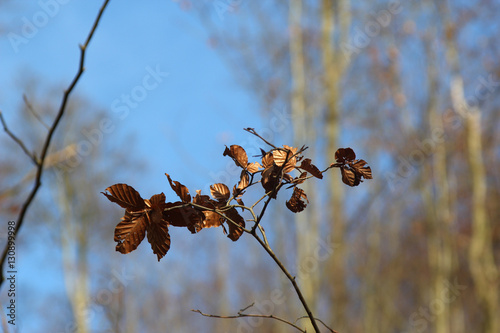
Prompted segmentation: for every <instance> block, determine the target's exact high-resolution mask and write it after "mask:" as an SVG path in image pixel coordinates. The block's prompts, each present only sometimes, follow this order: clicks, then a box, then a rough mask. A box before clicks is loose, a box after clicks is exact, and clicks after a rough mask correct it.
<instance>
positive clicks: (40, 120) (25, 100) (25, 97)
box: [23, 94, 50, 131]
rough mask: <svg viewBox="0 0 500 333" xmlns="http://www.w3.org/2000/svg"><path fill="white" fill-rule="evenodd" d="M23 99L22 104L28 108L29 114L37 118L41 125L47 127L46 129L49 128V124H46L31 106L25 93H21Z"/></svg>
mask: <svg viewBox="0 0 500 333" xmlns="http://www.w3.org/2000/svg"><path fill="white" fill-rule="evenodd" d="M23 101H24V104H26V107H27V108H28V111H29V112H31V114H32V115H33V117H35V118H36V120H38V121H39V122H40V124H42V125H43V127H45V128H46V129H47V131H48V130H50V128H49V125H47V124H46V123H45V122H44V121H43V119H42V117H40V115H39V114H38V113H36V111H35V108H33V105H32V104H31V103H30V101H29V100H28V97H27V96H26V94H23Z"/></svg>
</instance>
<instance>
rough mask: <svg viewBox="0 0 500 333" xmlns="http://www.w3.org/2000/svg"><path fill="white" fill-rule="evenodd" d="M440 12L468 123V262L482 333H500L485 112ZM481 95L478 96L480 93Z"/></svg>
mask: <svg viewBox="0 0 500 333" xmlns="http://www.w3.org/2000/svg"><path fill="white" fill-rule="evenodd" d="M440 11H441V14H442V17H443V20H444V22H445V33H446V49H447V50H446V58H447V62H448V64H449V66H450V68H451V79H450V94H451V102H452V105H453V108H454V110H455V112H457V113H459V114H460V116H461V117H462V118H463V120H464V121H465V127H466V132H465V133H466V144H467V159H468V167H469V172H470V179H471V187H472V189H471V196H472V198H471V200H472V202H471V209H472V221H471V222H472V234H471V238H470V244H469V250H468V259H469V268H470V271H471V275H472V279H473V281H474V286H475V289H476V290H475V292H476V294H477V298H478V301H479V304H480V307H481V308H482V312H484V314H485V320H484V323H483V327H482V329H481V331H482V332H486V333H495V332H500V316H499V315H498V314H499V313H500V305H499V304H500V300H499V290H498V289H499V272H498V268H497V267H496V265H495V260H494V256H493V239H492V232H491V231H492V229H491V221H490V220H489V218H488V214H487V211H486V203H487V201H486V199H487V197H486V191H487V185H486V171H485V165H484V160H483V155H482V154H483V145H482V130H481V110H480V108H479V107H478V106H477V105H469V102H468V101H467V100H466V98H465V91H464V83H463V78H462V75H461V73H460V61H459V58H458V50H457V46H456V36H455V32H456V28H457V27H456V25H454V24H452V23H451V19H450V17H449V16H450V13H449V9H448V8H446V4H445V3H444V2H442V3H441V6H440ZM476 94H477V92H476ZM475 97H478V96H475Z"/></svg>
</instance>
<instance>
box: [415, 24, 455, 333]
mask: <svg viewBox="0 0 500 333" xmlns="http://www.w3.org/2000/svg"><path fill="white" fill-rule="evenodd" d="M436 33H437V30H436V29H435V28H431V29H430V30H429V32H428V35H427V38H426V39H425V40H424V46H425V51H426V55H427V82H428V83H427V86H428V92H427V94H428V101H427V123H428V131H427V133H426V138H425V139H424V140H422V141H421V142H422V146H421V147H422V148H419V149H421V152H422V153H424V154H426V155H428V154H431V155H432V158H431V165H430V167H424V169H425V170H428V172H427V174H424V177H426V178H427V180H426V181H423V182H422V184H426V183H429V180H430V179H432V181H431V182H430V184H431V185H430V188H427V189H423V191H425V192H427V197H428V198H429V199H430V200H426V201H427V205H426V206H427V210H428V214H427V216H428V217H427V219H428V223H429V233H428V243H427V244H428V258H429V266H430V271H431V274H432V280H433V282H432V291H431V300H440V299H442V296H441V295H442V293H443V288H445V286H446V285H445V282H446V281H450V279H451V273H452V269H453V250H452V241H451V236H452V235H451V226H452V219H451V211H450V188H449V183H448V177H449V176H448V166H447V150H446V143H445V142H444V138H443V139H442V140H434V136H433V133H434V132H435V131H443V121H442V117H441V116H440V114H439V113H438V110H437V109H438V96H437V92H438V91H439V90H438V68H437V66H436V63H437V60H436V55H435V54H434V51H433V50H432V42H433V40H434V38H435V36H436ZM443 135H444V133H443ZM442 303H443V308H442V311H436V313H434V314H433V315H435V317H436V319H435V320H434V321H433V324H434V331H435V332H436V333H447V332H450V303H449V302H445V301H443V302H442Z"/></svg>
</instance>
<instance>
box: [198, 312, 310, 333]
mask: <svg viewBox="0 0 500 333" xmlns="http://www.w3.org/2000/svg"><path fill="white" fill-rule="evenodd" d="M191 311H193V312H197V313H199V314H201V315H202V316H205V317H210V318H219V319H235V318H244V317H254V318H267V319H275V320H278V321H281V322H282V323H285V324H287V325H290V326H292V327H294V328H295V329H297V330H298V331H300V332H304V333H305V332H306V331H305V330H303V329H302V328H300V327H299V326H297V325H295V324H294V323H291V322H289V321H288V320H286V319H283V318H280V317H277V316H275V315H261V314H252V313H248V314H247V313H242V312H241V311H240V312H238V314H237V315H233V316H219V315H213V314H208V313H203V312H201V311H200V310H191Z"/></svg>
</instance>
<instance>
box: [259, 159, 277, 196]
mask: <svg viewBox="0 0 500 333" xmlns="http://www.w3.org/2000/svg"><path fill="white" fill-rule="evenodd" d="M278 173H279V168H278V167H277V166H276V165H272V166H271V167H269V168H266V169H264V171H262V179H261V184H262V187H263V188H264V190H266V193H267V192H270V191H272V190H274V189H275V188H276V187H277V186H278V184H279V175H278ZM276 195H277V193H276V192H274V193H272V194H271V198H273V199H276Z"/></svg>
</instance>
